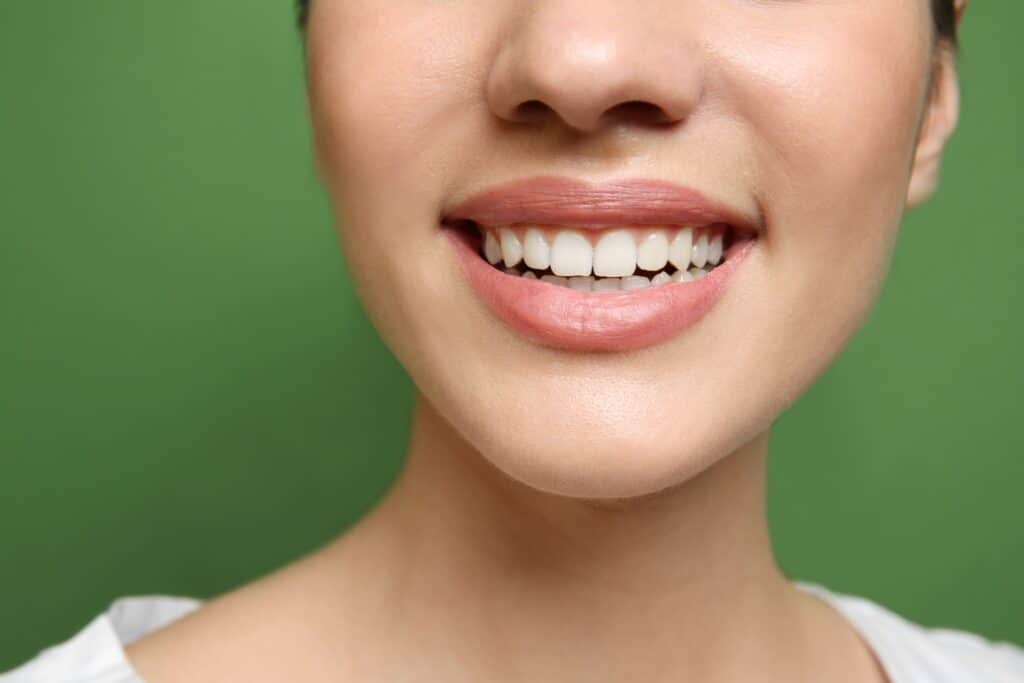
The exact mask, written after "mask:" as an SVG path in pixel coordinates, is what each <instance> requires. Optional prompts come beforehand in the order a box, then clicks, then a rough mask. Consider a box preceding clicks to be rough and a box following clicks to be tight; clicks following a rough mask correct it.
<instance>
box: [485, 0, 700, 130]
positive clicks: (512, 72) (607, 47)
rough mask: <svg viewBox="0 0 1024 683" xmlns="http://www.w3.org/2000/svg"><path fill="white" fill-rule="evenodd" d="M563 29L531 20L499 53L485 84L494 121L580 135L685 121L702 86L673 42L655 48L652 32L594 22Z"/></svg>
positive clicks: (680, 44) (681, 46)
mask: <svg viewBox="0 0 1024 683" xmlns="http://www.w3.org/2000/svg"><path fill="white" fill-rule="evenodd" d="M555 4H557V1H556V2H555ZM549 7H550V5H549ZM577 17H578V15H577ZM566 25H567V24H566V22H565V21H558V20H557V18H556V17H554V16H553V13H552V12H549V13H548V14H547V15H540V16H533V17H530V18H529V19H527V20H526V25H525V26H523V27H521V29H520V30H519V31H518V32H515V33H513V34H512V35H511V37H510V38H509V40H508V41H507V42H506V43H505V44H504V45H503V46H502V49H501V50H500V51H499V53H498V55H497V57H496V59H495V62H494V64H493V66H492V68H491V72H490V74H489V78H488V83H487V97H488V100H489V106H490V108H491V110H492V112H493V113H494V114H495V116H497V117H498V118H500V119H502V120H505V121H507V122H511V123H517V124H543V123H549V122H551V121H558V122H560V123H561V124H562V125H564V126H566V127H568V128H571V129H573V130H575V131H577V132H581V133H591V132H594V131H597V130H599V129H601V128H603V127H605V126H608V125H611V124H616V123H618V124H630V125H639V126H661V125H668V124H673V123H678V122H680V121H683V120H684V119H686V118H687V116H688V115H689V113H690V111H691V110H692V109H693V107H694V105H695V102H696V99H697V97H698V96H699V89H700V84H699V78H698V69H697V67H696V64H695V63H694V60H693V57H692V55H689V54H688V53H687V51H686V48H685V41H683V40H681V39H680V37H679V36H676V37H675V40H674V41H672V40H671V39H669V40H666V41H657V40H654V39H652V35H653V32H652V31H636V30H635V27H617V26H616V25H615V22H611V21H609V22H600V23H598V22H595V21H593V18H591V21H590V22H582V21H575V22H572V23H571V24H570V25H571V26H572V27H573V28H572V30H566V28H565V27H566ZM647 28H649V27H647Z"/></svg>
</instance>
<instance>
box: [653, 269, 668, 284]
mask: <svg viewBox="0 0 1024 683" xmlns="http://www.w3.org/2000/svg"><path fill="white" fill-rule="evenodd" d="M666 282H672V276H671V275H669V274H668V273H666V272H664V271H662V272H660V273H658V274H657V275H655V276H654V277H652V278H651V284H652V285H663V284H665V283H666Z"/></svg>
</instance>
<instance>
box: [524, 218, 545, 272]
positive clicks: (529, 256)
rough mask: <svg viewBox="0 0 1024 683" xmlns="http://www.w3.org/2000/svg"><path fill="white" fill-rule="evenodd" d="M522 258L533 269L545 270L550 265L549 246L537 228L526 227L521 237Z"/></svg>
mask: <svg viewBox="0 0 1024 683" xmlns="http://www.w3.org/2000/svg"><path fill="white" fill-rule="evenodd" d="M523 260H524V261H526V265H528V266H529V267H530V268H533V269H535V270H545V269H546V268H547V267H548V266H550V265H551V246H550V245H549V244H548V240H547V238H546V237H544V233H543V232H541V231H540V230H538V229H537V228H530V229H528V230H527V231H526V235H525V236H524V237H523Z"/></svg>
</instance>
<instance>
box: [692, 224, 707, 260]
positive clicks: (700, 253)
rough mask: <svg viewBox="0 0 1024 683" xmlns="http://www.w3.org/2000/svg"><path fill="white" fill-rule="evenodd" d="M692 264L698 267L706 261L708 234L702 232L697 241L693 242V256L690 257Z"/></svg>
mask: <svg viewBox="0 0 1024 683" xmlns="http://www.w3.org/2000/svg"><path fill="white" fill-rule="evenodd" d="M691 260H692V261H693V265H695V266H697V267H698V268H703V267H704V265H705V264H706V263H707V262H708V234H707V233H706V232H702V233H701V234H700V237H698V238H697V241H696V242H694V243H693V256H692V257H691Z"/></svg>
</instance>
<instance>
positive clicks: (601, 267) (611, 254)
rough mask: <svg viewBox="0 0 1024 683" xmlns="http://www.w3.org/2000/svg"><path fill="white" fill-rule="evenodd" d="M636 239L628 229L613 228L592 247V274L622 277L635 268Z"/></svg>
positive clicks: (631, 272) (630, 273)
mask: <svg viewBox="0 0 1024 683" xmlns="http://www.w3.org/2000/svg"><path fill="white" fill-rule="evenodd" d="M636 256H637V249H636V241H635V240H634V239H633V235H632V233H630V231H629V230H613V231H611V232H609V233H608V234H606V235H604V236H603V237H602V238H601V240H600V241H599V242H598V243H597V247H596V248H595V249H594V274H595V275H602V276H604V277H624V276H626V275H632V274H633V271H634V270H636Z"/></svg>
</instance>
